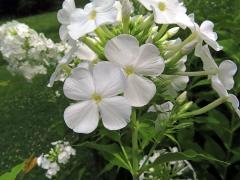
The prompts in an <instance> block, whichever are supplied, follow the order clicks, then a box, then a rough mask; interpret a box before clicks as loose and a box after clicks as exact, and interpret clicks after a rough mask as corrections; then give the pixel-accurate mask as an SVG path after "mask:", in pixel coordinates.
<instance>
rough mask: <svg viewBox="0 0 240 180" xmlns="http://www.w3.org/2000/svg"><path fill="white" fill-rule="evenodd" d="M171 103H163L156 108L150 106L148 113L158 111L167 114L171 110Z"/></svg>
mask: <svg viewBox="0 0 240 180" xmlns="http://www.w3.org/2000/svg"><path fill="white" fill-rule="evenodd" d="M173 106H174V105H173V103H172V102H170V101H168V102H165V103H163V104H161V105H156V106H151V107H150V108H149V109H148V112H157V111H160V112H163V113H164V112H169V111H171V110H172V109H173Z"/></svg>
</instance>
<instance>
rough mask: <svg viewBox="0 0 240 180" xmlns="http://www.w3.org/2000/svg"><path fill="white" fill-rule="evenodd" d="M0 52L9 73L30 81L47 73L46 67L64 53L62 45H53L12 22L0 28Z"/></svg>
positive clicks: (28, 29)
mask: <svg viewBox="0 0 240 180" xmlns="http://www.w3.org/2000/svg"><path fill="white" fill-rule="evenodd" d="M0 52H1V53H2V55H3V59H4V60H6V61H7V62H8V66H7V69H8V70H9V71H10V72H11V73H13V74H16V73H17V74H22V75H23V76H24V77H25V78H26V79H27V80H31V79H32V78H34V77H35V76H36V75H38V74H46V73H47V67H49V66H50V65H53V64H55V63H56V59H57V58H58V57H59V56H60V54H61V53H62V52H64V45H63V44H55V43H54V42H53V41H52V40H51V39H47V38H46V37H45V36H44V35H43V34H38V33H37V32H36V31H34V30H33V29H31V28H29V27H28V26H27V25H25V24H22V23H19V22H17V21H12V22H8V23H6V24H3V25H1V26H0Z"/></svg>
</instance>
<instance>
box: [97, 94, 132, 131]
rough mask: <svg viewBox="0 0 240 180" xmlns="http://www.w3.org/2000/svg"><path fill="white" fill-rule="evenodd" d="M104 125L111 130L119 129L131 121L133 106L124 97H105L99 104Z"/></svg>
mask: <svg viewBox="0 0 240 180" xmlns="http://www.w3.org/2000/svg"><path fill="white" fill-rule="evenodd" d="M99 108H100V112H101V116H102V121H103V125H104V127H105V128H107V129H109V130H119V129H122V128H124V127H125V126H127V124H128V123H129V122H130V116H131V106H130V105H129V104H128V102H127V100H126V99H125V98H124V97H121V96H117V97H112V98H104V99H103V100H102V101H101V103H100V104H99Z"/></svg>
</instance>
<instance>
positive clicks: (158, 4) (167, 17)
mask: <svg viewBox="0 0 240 180" xmlns="http://www.w3.org/2000/svg"><path fill="white" fill-rule="evenodd" d="M139 2H141V3H142V4H143V6H144V7H145V8H147V9H148V10H150V11H153V13H154V19H155V22H156V23H157V24H177V25H179V26H180V27H182V28H185V27H192V26H193V23H192V21H191V19H190V17H188V16H187V14H186V12H187V9H186V7H185V6H184V4H183V3H182V2H179V0H139Z"/></svg>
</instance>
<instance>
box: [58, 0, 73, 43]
mask: <svg viewBox="0 0 240 180" xmlns="http://www.w3.org/2000/svg"><path fill="white" fill-rule="evenodd" d="M76 10H77V8H76V5H75V2H74V0H65V1H64V2H63V5H62V9H61V10H59V11H58V13H57V18H58V21H59V22H60V23H61V24H62V25H61V27H60V29H59V35H60V38H61V40H63V41H67V40H69V39H70V36H69V34H68V29H67V26H68V25H70V23H71V19H70V18H71V15H72V13H74V11H76Z"/></svg>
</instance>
